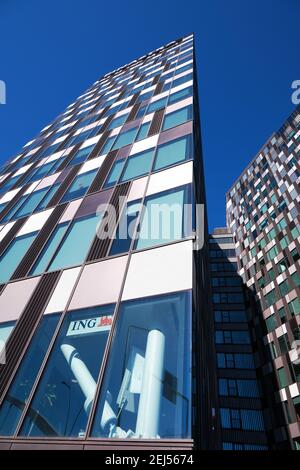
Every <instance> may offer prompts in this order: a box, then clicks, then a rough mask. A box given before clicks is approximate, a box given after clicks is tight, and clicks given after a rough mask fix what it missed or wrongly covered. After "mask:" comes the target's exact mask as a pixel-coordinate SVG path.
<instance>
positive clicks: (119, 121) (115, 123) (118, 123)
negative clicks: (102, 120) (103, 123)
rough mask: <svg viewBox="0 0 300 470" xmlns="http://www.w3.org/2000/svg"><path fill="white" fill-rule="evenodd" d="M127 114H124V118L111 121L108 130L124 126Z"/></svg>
mask: <svg viewBox="0 0 300 470" xmlns="http://www.w3.org/2000/svg"><path fill="white" fill-rule="evenodd" d="M127 116H128V115H127V114H123V116H119V117H117V118H115V119H113V120H112V121H111V123H110V124H109V126H108V130H111V129H115V128H116V127H119V126H122V124H124V122H125V121H126V119H127Z"/></svg>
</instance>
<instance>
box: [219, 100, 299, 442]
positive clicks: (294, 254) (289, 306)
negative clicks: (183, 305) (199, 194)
mask: <svg viewBox="0 0 300 470" xmlns="http://www.w3.org/2000/svg"><path fill="white" fill-rule="evenodd" d="M299 157H300V108H299V107H298V108H296V110H295V111H294V112H293V113H292V115H291V116H290V117H289V118H288V119H287V121H286V122H285V124H284V125H283V126H282V128H281V129H279V131H278V132H276V133H274V134H273V135H272V136H271V138H270V139H269V140H268V141H267V142H266V144H265V145H264V146H263V148H262V149H261V151H260V152H259V153H258V154H257V155H256V157H255V158H254V159H253V161H252V162H251V163H250V165H249V166H248V167H247V168H246V169H245V171H244V172H243V173H242V175H241V176H240V177H239V178H238V180H237V181H236V182H235V184H234V185H233V186H232V188H231V189H230V191H229V192H228V194H227V221H228V227H229V229H230V231H231V232H232V234H233V236H234V241H235V247H236V250H237V262H238V272H239V274H240V276H241V277H242V279H243V282H244V283H245V285H246V288H247V292H248V295H249V302H250V309H251V312H252V313H251V315H252V320H251V323H252V330H253V348H254V353H255V361H256V365H257V367H258V368H259V374H260V377H261V381H262V385H263V394H264V401H265V405H266V406H267V408H268V409H269V414H268V415H267V416H268V419H267V422H266V429H267V433H268V435H269V438H271V439H272V440H273V442H274V444H273V445H274V447H275V448H278V449H281V448H282V449H285V448H292V449H298V450H299V448H300V383H299V382H300V354H299V344H300V300H299V296H300V264H299V259H300V191H299V182H300V165H299Z"/></svg>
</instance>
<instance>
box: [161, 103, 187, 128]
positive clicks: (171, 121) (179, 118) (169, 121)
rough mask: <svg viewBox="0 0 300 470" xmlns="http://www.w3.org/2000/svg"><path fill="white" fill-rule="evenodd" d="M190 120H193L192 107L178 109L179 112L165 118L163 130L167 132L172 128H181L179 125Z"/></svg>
mask: <svg viewBox="0 0 300 470" xmlns="http://www.w3.org/2000/svg"><path fill="white" fill-rule="evenodd" d="M190 119H192V106H187V107H185V108H181V109H178V110H177V111H174V112H173V113H170V114H167V115H166V116H165V118H164V122H163V126H162V130H163V131H165V130H166V129H170V128H171V127H175V126H179V124H183V123H184V122H186V121H189V120H190Z"/></svg>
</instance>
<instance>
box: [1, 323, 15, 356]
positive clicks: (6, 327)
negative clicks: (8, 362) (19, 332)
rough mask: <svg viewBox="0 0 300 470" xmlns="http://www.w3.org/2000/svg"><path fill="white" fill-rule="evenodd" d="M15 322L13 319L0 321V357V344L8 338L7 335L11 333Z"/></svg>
mask: <svg viewBox="0 0 300 470" xmlns="http://www.w3.org/2000/svg"><path fill="white" fill-rule="evenodd" d="M15 324H16V322H15V321H7V322H4V323H0V357H1V352H2V348H1V346H2V345H3V343H4V344H5V343H6V341H7V340H8V338H9V335H10V334H11V332H12V330H13V329H14V327H15ZM0 363H1V362H0Z"/></svg>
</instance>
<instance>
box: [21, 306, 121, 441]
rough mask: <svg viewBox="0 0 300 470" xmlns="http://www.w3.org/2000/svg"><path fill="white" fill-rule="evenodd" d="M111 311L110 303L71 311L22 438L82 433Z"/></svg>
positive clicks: (34, 399)
mask: <svg viewBox="0 0 300 470" xmlns="http://www.w3.org/2000/svg"><path fill="white" fill-rule="evenodd" d="M113 311H114V307H113V306H112V305H109V306H104V307H92V308H89V309H84V310H77V311H73V312H69V313H67V315H66V317H65V319H64V322H63V325H62V328H61V331H60V333H59V336H58V338H57V340H56V343H55V345H54V348H53V350H52V352H51V355H50V357H49V360H48V363H47V366H46V369H45V370H44V373H43V376H42V379H41V381H40V384H39V386H38V389H37V391H36V393H35V396H34V398H33V401H32V403H31V405H30V408H29V411H28V413H27V416H26V418H25V421H24V424H23V427H22V429H21V435H22V436H73V437H84V434H85V428H86V423H87V419H88V415H89V412H90V409H91V405H92V403H93V399H94V395H95V391H96V383H97V379H98V374H99V370H100V366H101V362H102V358H103V353H104V350H105V346H106V340H107V337H108V334H109V331H110V328H111V323H112V315H113Z"/></svg>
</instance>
